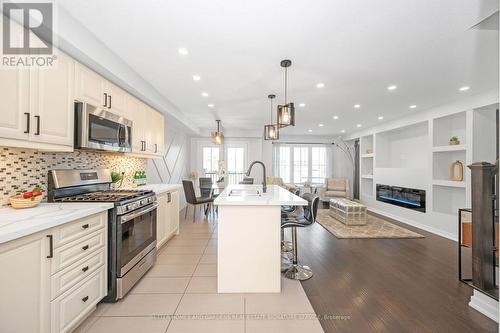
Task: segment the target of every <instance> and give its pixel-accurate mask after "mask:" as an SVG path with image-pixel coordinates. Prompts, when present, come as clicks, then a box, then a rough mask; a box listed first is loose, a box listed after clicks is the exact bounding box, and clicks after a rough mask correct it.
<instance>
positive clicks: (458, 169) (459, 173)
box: [450, 160, 464, 182]
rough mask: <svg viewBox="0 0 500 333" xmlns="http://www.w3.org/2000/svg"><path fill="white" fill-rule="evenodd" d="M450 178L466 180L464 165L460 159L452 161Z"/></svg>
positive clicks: (458, 180)
mask: <svg viewBox="0 0 500 333" xmlns="http://www.w3.org/2000/svg"><path fill="white" fill-rule="evenodd" d="M450 179H451V180H453V181H456V182H461V181H463V180H464V165H463V163H462V162H460V161H458V160H457V161H455V162H453V163H451V166H450Z"/></svg>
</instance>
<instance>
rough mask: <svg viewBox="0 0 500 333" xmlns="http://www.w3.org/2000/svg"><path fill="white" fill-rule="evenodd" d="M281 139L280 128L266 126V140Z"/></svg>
mask: <svg viewBox="0 0 500 333" xmlns="http://www.w3.org/2000/svg"><path fill="white" fill-rule="evenodd" d="M279 137H280V134H279V130H278V126H277V125H274V124H271V125H265V126H264V140H278V139H279Z"/></svg>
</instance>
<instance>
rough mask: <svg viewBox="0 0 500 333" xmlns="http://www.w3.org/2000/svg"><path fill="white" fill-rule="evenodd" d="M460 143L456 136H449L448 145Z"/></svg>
mask: <svg viewBox="0 0 500 333" xmlns="http://www.w3.org/2000/svg"><path fill="white" fill-rule="evenodd" d="M459 144H460V140H459V139H458V137H457V136H452V137H451V138H450V145H459Z"/></svg>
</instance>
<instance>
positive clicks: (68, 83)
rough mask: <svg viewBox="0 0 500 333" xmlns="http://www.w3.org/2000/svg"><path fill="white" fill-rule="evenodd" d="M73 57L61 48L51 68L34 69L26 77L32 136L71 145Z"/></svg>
mask: <svg viewBox="0 0 500 333" xmlns="http://www.w3.org/2000/svg"><path fill="white" fill-rule="evenodd" d="M74 75H75V61H74V60H73V59H71V58H70V57H68V56H67V55H66V54H64V53H62V52H58V54H57V67H56V68H54V69H34V70H33V71H32V75H31V77H30V111H31V113H32V114H33V120H34V122H33V124H32V126H31V127H32V129H30V133H31V135H32V137H33V139H34V140H36V141H38V142H43V143H48V144H58V145H65V146H69V147H72V146H73V139H74V135H73V132H74V125H73V124H74V114H75V113H74V104H73V103H74V84H73V83H74Z"/></svg>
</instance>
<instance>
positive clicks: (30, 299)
mask: <svg viewBox="0 0 500 333" xmlns="http://www.w3.org/2000/svg"><path fill="white" fill-rule="evenodd" d="M49 254H50V249H49V238H48V237H47V234H46V233H38V234H34V235H30V236H27V237H24V238H21V239H19V240H15V241H12V242H9V243H6V244H3V245H0V267H2V274H0V332H9V333H17V332H19V333H25V332H40V333H44V332H49V330H50V259H49V258H47V256H49Z"/></svg>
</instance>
